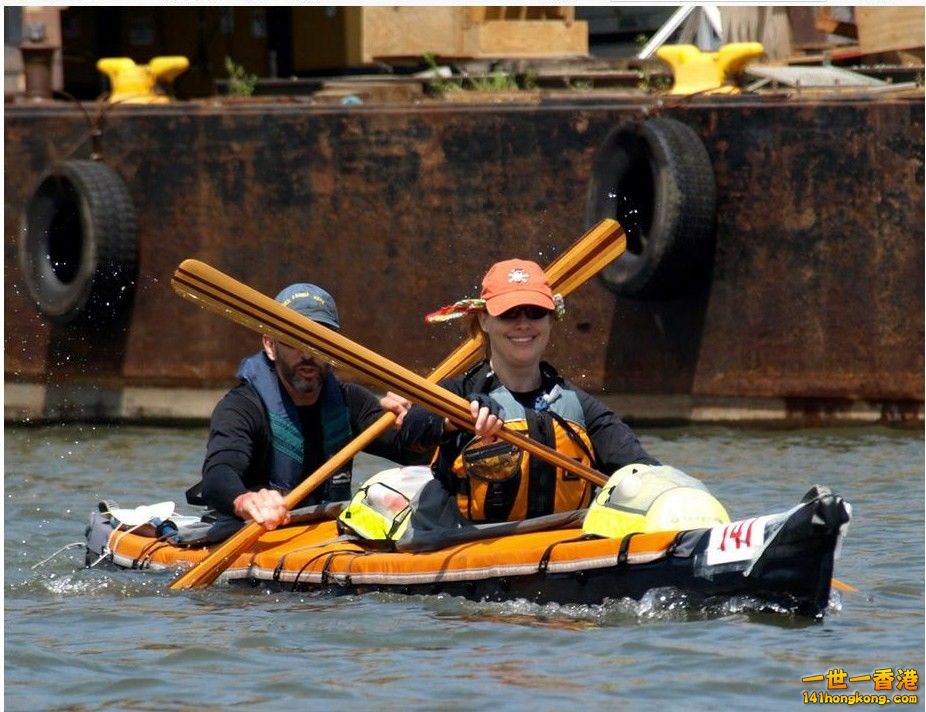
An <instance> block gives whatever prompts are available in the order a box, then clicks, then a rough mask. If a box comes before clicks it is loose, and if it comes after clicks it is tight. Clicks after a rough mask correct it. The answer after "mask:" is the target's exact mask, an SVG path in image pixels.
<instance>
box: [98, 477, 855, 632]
mask: <svg viewBox="0 0 926 712" xmlns="http://www.w3.org/2000/svg"><path fill="white" fill-rule="evenodd" d="M98 509H99V511H95V512H93V513H92V514H91V518H90V525H89V526H88V528H87V549H88V554H87V559H88V563H89V564H90V565H95V564H96V563H100V562H104V561H105V562H109V563H110V564H113V565H115V566H117V567H121V568H125V569H151V570H174V571H179V570H181V569H183V568H187V567H189V566H191V565H194V564H196V563H197V562H199V561H201V560H202V559H203V558H205V557H206V556H207V554H208V553H209V550H210V548H209V546H202V545H197V544H195V543H191V541H195V537H186V538H184V537H183V536H179V535H178V529H179V530H181V531H182V530H183V529H184V528H185V527H184V524H183V521H182V520H184V518H182V517H179V516H178V515H176V514H174V513H173V505H172V503H163V504H162V505H152V506H149V507H138V508H135V509H133V510H120V509H118V508H117V507H114V506H113V505H111V504H109V503H100V506H99V508H98ZM342 509H343V504H341V503H335V504H333V505H326V506H322V507H316V508H312V509H311V510H307V511H305V512H303V513H302V514H300V515H299V516H295V517H294V520H295V521H294V523H293V524H290V525H289V526H286V527H282V528H280V529H276V530H274V531H269V532H266V533H264V534H263V535H262V536H261V537H260V539H259V540H258V541H257V542H256V543H255V544H254V545H253V546H252V547H251V548H250V549H249V550H247V551H246V552H244V553H242V554H241V555H239V556H238V557H237V559H236V560H235V561H233V562H232V563H231V564H230V566H229V567H228V568H227V569H226V570H225V572H224V573H223V574H222V576H221V578H220V579H219V581H225V582H236V581H244V582H252V583H253V582H257V583H263V584H265V585H268V586H271V587H274V588H280V589H289V590H299V591H305V590H329V591H332V592H342V593H365V592H370V591H392V592H397V593H403V594H425V595H429V594H439V593H443V594H448V595H454V596H463V597H465V598H468V599H473V600H480V601H503V600H510V599H526V600H528V601H531V602H535V603H541V604H542V603H548V602H557V603H563V604H566V603H581V604H599V603H602V602H604V601H606V600H618V599H622V598H632V599H640V598H642V597H643V596H644V594H646V592H647V591H650V590H652V589H661V588H671V589H675V590H677V591H678V592H680V593H681V594H683V595H684V597H685V600H686V601H688V602H689V604H690V605H691V606H693V607H697V606H703V605H711V604H713V603H715V602H720V601H722V599H727V598H731V597H740V596H743V597H748V598H749V599H751V600H753V601H755V602H757V603H758V607H759V609H766V608H767V609H769V610H775V611H781V610H785V611H788V612H792V613H796V614H799V615H807V616H813V617H821V616H822V615H823V614H824V612H825V611H826V608H827V606H828V604H829V598H830V586H831V582H832V576H833V563H834V558H835V556H836V554H837V553H838V549H839V545H840V543H841V540H842V538H843V536H844V534H845V532H846V529H847V526H848V522H849V519H850V516H851V508H850V506H849V504H848V503H846V502H845V501H844V500H843V499H842V498H841V497H839V496H838V495H835V494H832V493H831V492H830V491H829V490H827V489H826V488H823V487H820V486H815V487H814V488H813V489H811V490H810V491H809V492H808V493H807V494H806V495H805V496H804V498H803V499H802V500H801V502H800V503H799V504H797V505H796V506H795V507H793V508H792V509H790V510H788V511H785V512H779V513H775V514H766V515H761V516H756V517H752V518H748V519H743V520H739V521H735V522H730V523H727V524H724V525H720V526H713V527H708V528H701V529H687V530H683V531H662V532H651V533H630V534H627V535H625V536H623V537H621V538H607V537H602V536H596V535H591V534H588V533H586V532H583V530H582V528H581V527H582V524H581V522H582V515H583V512H576V513H571V514H570V515H568V516H564V515H551V516H550V517H541V518H538V519H536V520H527V521H525V522H519V523H512V524H509V525H506V526H507V529H506V531H505V533H503V534H500V535H498V536H484V537H482V538H476V539H474V540H470V541H465V540H458V541H455V542H453V543H450V544H449V545H447V546H443V547H442V548H439V549H436V550H430V551H397V550H395V549H394V547H393V548H390V547H388V546H384V543H383V542H370V541H365V540H363V539H360V538H358V537H356V536H351V535H350V534H345V533H344V529H343V528H339V527H338V522H337V520H336V517H337V515H338V514H339V513H340V511H341V510H342ZM194 529H195V527H194ZM212 546H214V544H213V545H212Z"/></svg>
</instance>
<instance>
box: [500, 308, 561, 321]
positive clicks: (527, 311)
mask: <svg viewBox="0 0 926 712" xmlns="http://www.w3.org/2000/svg"><path fill="white" fill-rule="evenodd" d="M551 313H552V312H551V311H550V310H549V309H544V308H543V307H512V308H511V309H509V310H508V311H505V312H502V313H501V314H499V315H498V318H499V319H504V320H505V321H514V320H515V319H519V318H520V317H521V315H522V314H523V315H524V316H526V317H527V318H528V319H530V320H531V321H537V320H538V319H543V318H544V317H545V316H548V315H549V314H551Z"/></svg>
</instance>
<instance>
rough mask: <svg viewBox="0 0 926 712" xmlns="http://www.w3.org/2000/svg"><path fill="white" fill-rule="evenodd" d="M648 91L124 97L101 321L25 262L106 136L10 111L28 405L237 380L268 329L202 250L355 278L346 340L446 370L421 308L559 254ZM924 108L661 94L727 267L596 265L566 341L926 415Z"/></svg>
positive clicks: (583, 352) (698, 395) (602, 371)
mask: <svg viewBox="0 0 926 712" xmlns="http://www.w3.org/2000/svg"><path fill="white" fill-rule="evenodd" d="M652 110H653V104H652V103H651V102H650V101H649V100H643V101H641V100H632V101H631V100H627V99H621V98H619V97H610V98H608V97H597V98H592V97H583V96H582V95H579V94H577V95H574V96H564V97H560V98H557V97H550V98H547V99H545V100H542V101H541V102H540V103H533V104H527V103H525V104H517V103H508V104H467V105H448V104H440V103H428V104H421V105H414V106H397V107H396V106H393V107H387V106H382V107H350V108H336V109H334V108H327V109H326V108H320V107H310V106H304V105H300V104H298V103H292V102H274V103H269V102H260V101H257V100H253V101H250V102H240V103H233V104H230V103H223V104H217V103H210V102H202V103H199V102H190V103H182V104H181V103H178V104H172V105H168V106H144V107H142V106H116V107H112V108H111V109H110V110H109V111H108V112H107V114H106V116H105V122H104V124H103V130H102V139H101V142H102V149H103V156H104V160H105V162H106V163H108V164H109V165H111V166H112V167H113V168H115V169H116V171H117V172H118V173H119V174H120V175H121V176H122V177H123V178H124V180H125V182H126V184H127V186H128V188H129V191H130V193H131V195H132V198H133V201H134V205H135V209H136V213H137V223H138V241H139V258H138V264H139V278H138V282H137V286H136V293H135V297H134V302H133V304H132V306H131V314H130V316H129V319H128V320H127V322H126V323H125V324H121V325H114V326H110V327H98V326H95V325H83V326H80V325H56V324H51V323H49V322H47V321H45V320H44V319H43V318H42V317H41V316H40V315H39V314H38V312H37V310H36V307H35V304H34V303H33V302H32V300H31V299H30V298H29V296H28V294H27V293H26V291H25V290H24V288H23V284H22V275H21V273H20V268H19V265H18V261H17V241H18V240H19V238H20V231H21V223H20V221H21V220H22V215H23V210H24V206H25V205H26V203H27V201H28V199H29V196H30V194H31V192H32V190H33V189H34V187H35V184H36V181H37V180H38V178H39V176H40V175H41V173H42V172H43V171H44V170H46V169H47V168H48V167H49V165H50V164H51V163H52V162H54V161H55V160H64V159H68V158H86V157H87V156H88V155H89V152H90V145H91V141H90V130H89V128H88V123H87V121H86V120H85V117H84V115H83V114H82V113H81V112H79V111H78V110H77V109H76V108H74V107H73V106H70V105H66V104H58V103H42V104H34V105H22V106H16V105H14V106H8V107H7V109H6V112H5V126H4V131H5V161H6V171H5V181H4V184H5V228H6V240H5V279H4V289H5V303H6V307H5V349H6V350H5V380H6V384H7V394H8V395H7V409H6V414H7V418H8V419H11V418H12V419H18V418H24V417H30V418H41V417H43V416H47V417H94V416H99V417H107V416H114V415H115V416H118V415H120V412H121V413H122V414H123V415H124V411H120V410H119V407H120V406H119V405H118V401H119V400H120V398H121V397H122V396H120V395H119V394H120V393H124V392H125V389H127V388H167V389H188V390H192V391H193V392H195V391H200V390H202V389H207V391H206V392H209V393H210V394H212V393H213V390H214V389H219V390H220V389H222V388H224V387H225V386H226V385H227V384H228V383H229V382H230V379H231V375H232V374H233V372H234V371H235V368H236V366H237V363H238V361H239V360H240V359H241V357H243V356H244V355H246V354H248V353H250V352H253V351H254V350H256V347H257V345H258V340H257V338H256V336H254V335H253V334H251V333H249V332H245V331H244V330H243V329H242V328H241V327H238V326H236V325H234V324H232V323H231V322H226V321H223V320H222V319H219V318H217V317H215V316H214V315H212V314H209V313H207V312H205V311H203V310H197V309H196V308H194V307H192V306H191V305H190V304H189V303H187V302H185V301H183V300H181V299H179V298H178V297H177V296H176V295H174V294H173V292H172V291H171V289H170V286H169V281H170V275H171V274H172V272H173V270H174V269H175V268H176V266H177V265H178V264H179V262H180V261H181V260H182V259H184V258H187V257H195V258H197V259H200V260H203V261H205V262H207V263H209V264H211V265H213V266H215V267H217V268H219V269H221V270H222V271H224V272H227V273H228V274H231V275H233V276H235V277H236V278H238V279H240V280H242V281H244V282H246V283H248V284H250V285H251V286H253V287H255V288H256V289H258V290H260V291H262V292H264V293H268V294H274V293H276V291H277V290H278V289H279V288H280V287H281V286H283V285H285V284H287V283H290V282H293V281H314V282H317V283H319V284H321V285H323V286H325V287H326V288H327V289H329V291H331V292H332V293H333V294H334V295H335V297H336V299H337V301H338V305H339V307H340V310H341V315H342V322H343V328H344V333H345V334H347V335H349V336H350V337H351V338H352V339H354V340H356V341H359V342H360V343H362V344H364V345H366V346H368V347H370V348H373V349H375V350H377V351H379V352H380V353H382V354H383V355H385V356H387V357H388V358H390V359H393V360H395V361H397V362H399V363H402V364H404V365H407V366H408V367H410V368H413V369H415V370H417V371H420V372H427V371H428V370H429V368H430V367H432V366H433V365H434V364H436V363H438V362H439V361H440V360H441V358H442V357H443V356H444V355H446V353H447V352H449V350H450V349H451V348H452V347H453V346H454V345H455V344H456V343H458V340H459V339H460V336H461V335H460V333H459V332H458V331H457V330H456V329H455V328H454V327H452V326H446V325H445V326H442V327H434V326H430V327H429V326H426V325H425V324H424V322H423V319H422V316H423V314H424V313H425V312H427V311H430V310H432V309H434V308H436V307H438V306H441V305H443V304H446V303H448V302H451V301H453V300H455V299H458V298H461V297H464V296H474V295H475V294H476V292H477V287H478V281H479V278H480V276H481V274H482V273H483V272H484V270H485V269H486V267H487V266H488V265H489V264H490V263H491V262H493V261H495V260H498V259H503V258H506V257H511V256H523V257H527V258H532V259H536V260H537V261H538V262H540V263H546V262H548V261H550V260H551V259H552V258H553V257H554V256H555V255H556V254H558V252H559V251H560V250H562V249H563V248H565V247H566V246H567V245H568V244H570V243H571V242H572V241H573V240H574V239H575V238H576V237H577V236H578V235H579V234H581V232H582V231H583V230H584V228H585V226H586V222H587V220H588V219H589V217H588V216H587V215H586V212H585V206H586V192H587V189H588V183H589V172H590V166H591V164H592V161H593V158H594V155H595V152H596V151H597V149H598V147H599V145H600V144H601V142H602V141H603V139H604V138H605V136H606V135H607V133H608V132H609V131H610V130H611V129H612V128H613V127H614V126H616V125H617V124H619V123H620V122H623V121H628V120H639V119H642V118H643V117H644V113H645V112H650V113H651V112H652ZM92 114H93V112H92V111H91V115H92ZM923 114H924V112H923V99H922V93H920V94H919V95H918V96H915V97H913V98H887V97H884V96H876V95H868V96H855V97H845V96H844V97H841V98H838V99H835V98H828V99H826V98H824V99H811V98H805V99H795V98H791V99H787V100H786V99H778V100H769V99H765V100H759V99H755V98H750V97H736V98H734V97H720V98H700V99H696V100H693V101H690V102H688V103H686V104H684V105H681V106H678V107H675V108H672V109H664V110H663V115H665V116H670V117H672V118H675V119H678V120H680V121H683V122H685V123H687V124H688V125H690V126H691V127H693V128H694V129H695V130H696V132H697V133H698V134H699V135H700V137H701V138H702V140H703V142H704V144H705V146H706V148H707V151H708V153H709V155H710V158H711V162H712V165H713V167H714V171H715V176H716V182H717V191H718V203H717V231H716V248H715V255H714V261H713V269H712V279H711V280H710V283H709V284H707V285H705V286H703V287H702V288H700V289H696V290H694V291H692V292H690V293H688V294H685V295H683V296H680V297H678V298H673V299H664V300H659V301H653V300H639V299H629V298H619V297H616V296H615V295H614V294H612V293H611V292H610V291H609V290H608V289H607V288H606V287H605V286H604V285H603V284H602V283H600V282H599V281H597V280H596V281H594V282H593V283H589V284H587V285H586V286H584V287H583V288H582V289H580V290H579V291H578V292H577V293H576V294H575V295H574V296H572V297H571V298H570V299H569V300H568V305H567V318H566V320H565V321H564V322H562V323H561V324H558V325H557V326H556V329H555V332H554V345H553V348H552V352H551V354H550V357H551V360H552V361H553V362H555V363H556V364H557V365H558V366H559V368H560V369H561V370H562V371H563V372H565V373H566V374H568V375H569V376H571V377H573V378H574V380H576V381H577V382H578V383H579V384H580V385H582V386H584V387H586V388H587V389H589V390H591V391H593V392H602V393H605V394H612V395H618V396H621V397H623V398H624V402H625V403H634V402H637V403H643V402H649V403H655V402H659V399H663V400H662V402H664V403H670V402H676V403H683V404H685V405H684V406H683V407H681V411H686V409H687V411H686V412H687V413H688V415H689V416H691V415H692V413H693V409H695V410H696V409H697V407H698V404H702V405H704V404H707V405H710V404H711V403H726V404H728V405H730V404H734V405H731V406H730V407H732V408H734V409H735V404H736V403H737V402H742V403H746V402H750V403H756V402H762V401H763V400H764V399H773V400H774V401H775V402H777V403H779V404H783V407H784V409H785V410H786V411H788V412H790V413H791V414H801V413H805V414H806V415H807V416H808V417H827V416H828V415H837V416H838V415H839V414H840V413H850V412H852V411H853V409H856V408H857V407H858V404H866V408H868V409H869V410H871V411H872V412H874V413H875V414H876V415H878V414H880V415H879V416H878V417H886V418H889V419H907V418H913V419H917V418H919V417H921V416H922V400H923V390H924V384H923V343H924V338H923V337H924V328H923V327H924V318H923V317H924V300H923V295H924V283H923V275H924V269H923V267H924V253H923V250H924V223H923V215H924V189H923V148H924V142H923V136H924V125H923ZM27 384H38V385H44V386H47V387H51V388H52V389H56V392H58V393H59V394H60V393H65V395H64V396H60V395H59V397H58V399H57V403H58V405H57V406H55V405H53V404H51V400H49V397H48V396H47V395H46V396H45V400H44V401H43V404H42V405H39V406H27V405H20V406H17V405H16V404H15V402H14V403H12V404H11V400H10V395H9V394H10V392H11V391H10V387H11V386H17V385H18V386H19V387H23V386H25V385H27ZM62 388H63V389H65V390H64V391H62V390H61V389H62ZM67 389H71V390H67ZM208 389H213V390H208ZM184 392H187V391H184ZM67 393H71V394H72V396H71V406H70V407H69V406H68V402H69V397H68V395H67ZM77 393H83V394H84V395H83V396H80V397H78V396H77V395H74V394H77ZM94 393H96V394H97V396H96V397H95V396H94ZM210 397H212V396H211V395H210ZM673 398H674V399H675V401H672V399H673ZM634 399H636V400H634ZM653 399H656V400H653ZM679 399H681V400H679ZM13 400H14V401H15V400H16V399H15V398H14V399H13ZM52 400H54V399H52ZM114 400H115V402H117V403H116V404H115V405H114V404H113V401H114ZM178 407H179V406H178ZM194 410H195V409H194ZM624 410H625V411H626V410H627V408H625V409H624ZM631 410H632V408H631ZM671 410H672V408H669V409H668V410H665V409H663V410H661V411H660V409H659V407H656V409H655V411H658V412H662V413H663V414H664V415H667V416H669V417H672V415H673V414H672V413H670V412H669V411H671ZM643 411H645V408H643V409H641V412H640V413H637V415H638V416H639V417H641V418H645V417H646V413H645V412H643ZM159 412H160V411H159ZM138 413H139V414H141V415H142V416H143V415H144V413H145V409H144V407H140V408H139V409H138ZM162 415H167V414H166V413H162ZM173 415H174V416H177V417H180V416H181V415H182V414H181V413H179V412H177V413H174V414H173ZM630 415H634V414H633V413H630ZM678 415H680V416H681V417H686V416H685V413H684V412H680V413H678Z"/></svg>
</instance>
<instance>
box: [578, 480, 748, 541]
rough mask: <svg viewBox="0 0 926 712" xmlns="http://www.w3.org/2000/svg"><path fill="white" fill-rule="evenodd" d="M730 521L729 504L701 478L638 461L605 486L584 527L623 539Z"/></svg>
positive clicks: (589, 510) (698, 527)
mask: <svg viewBox="0 0 926 712" xmlns="http://www.w3.org/2000/svg"><path fill="white" fill-rule="evenodd" d="M729 521H730V517H729V515H728V514H727V511H726V510H725V509H724V507H723V505H722V504H721V503H720V502H718V501H717V499H716V498H714V497H713V496H712V495H711V494H710V492H708V491H707V487H705V486H704V484H703V483H702V482H701V481H700V480H696V479H695V478H694V477H690V476H688V475H686V474H685V473H684V472H682V471H681V470H678V469H676V468H674V467H669V466H668V465H658V466H657V465H642V464H632V465H627V466H625V467H622V468H621V469H619V470H618V471H617V472H615V473H614V474H613V475H611V478H610V479H609V480H608V481H607V482H606V483H605V485H604V487H602V488H601V491H600V492H599V493H598V495H597V496H596V497H595V499H594V501H593V502H592V504H591V506H590V507H589V509H588V514H587V515H586V516H585V521H584V522H583V524H582V530H583V531H584V532H585V533H586V534H597V535H598V536H604V537H609V538H614V539H619V538H621V537H624V536H626V535H627V534H630V533H631V532H656V531H681V530H685V529H701V528H706V527H712V526H716V525H718V524H727V523H729Z"/></svg>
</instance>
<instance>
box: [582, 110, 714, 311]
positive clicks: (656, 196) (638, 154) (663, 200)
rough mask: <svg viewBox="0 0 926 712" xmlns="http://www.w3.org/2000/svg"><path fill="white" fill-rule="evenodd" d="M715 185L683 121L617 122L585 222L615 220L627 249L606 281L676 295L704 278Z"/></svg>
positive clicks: (620, 290) (602, 152)
mask: <svg viewBox="0 0 926 712" xmlns="http://www.w3.org/2000/svg"><path fill="white" fill-rule="evenodd" d="M716 203H717V187H716V182H715V178H714V170H713V167H712V166H711V161H710V157H709V156H708V153H707V149H706V148H705V147H704V144H703V143H702V142H701V139H700V138H699V137H698V135H697V134H696V133H695V131H694V130H693V129H692V128H691V127H690V126H688V125H687V124H684V123H682V122H680V121H677V120H675V119H668V118H661V117H660V118H654V119H649V120H647V121H644V122H634V123H627V124H623V125H621V126H618V127H617V128H615V129H614V130H612V131H611V133H610V134H608V136H607V137H606V138H605V140H604V142H603V143H602V145H601V147H600V148H599V150H598V153H597V155H596V157H595V160H594V163H593V166H592V176H591V179H590V181H589V189H588V199H587V203H586V222H587V224H588V225H593V224H595V223H597V222H598V221H599V220H601V219H602V218H605V217H610V218H615V219H616V220H617V221H618V222H620V223H621V225H622V226H623V227H624V230H625V231H626V233H627V251H626V252H625V253H624V255H623V256H622V257H620V258H619V259H617V260H615V261H614V262H612V263H611V264H610V265H608V266H607V267H605V268H604V269H603V270H602V272H601V279H602V280H603V281H604V283H605V284H606V285H607V286H608V288H609V289H611V290H612V291H613V292H615V293H616V294H619V295H621V296H625V297H637V298H657V299H658V298H669V297H675V296H679V295H681V294H684V293H686V292H689V291H691V290H692V289H694V288H696V287H698V286H700V285H703V284H705V283H707V282H708V281H709V279H710V272H711V268H712V266H713V259H714V233H715V218H716Z"/></svg>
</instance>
